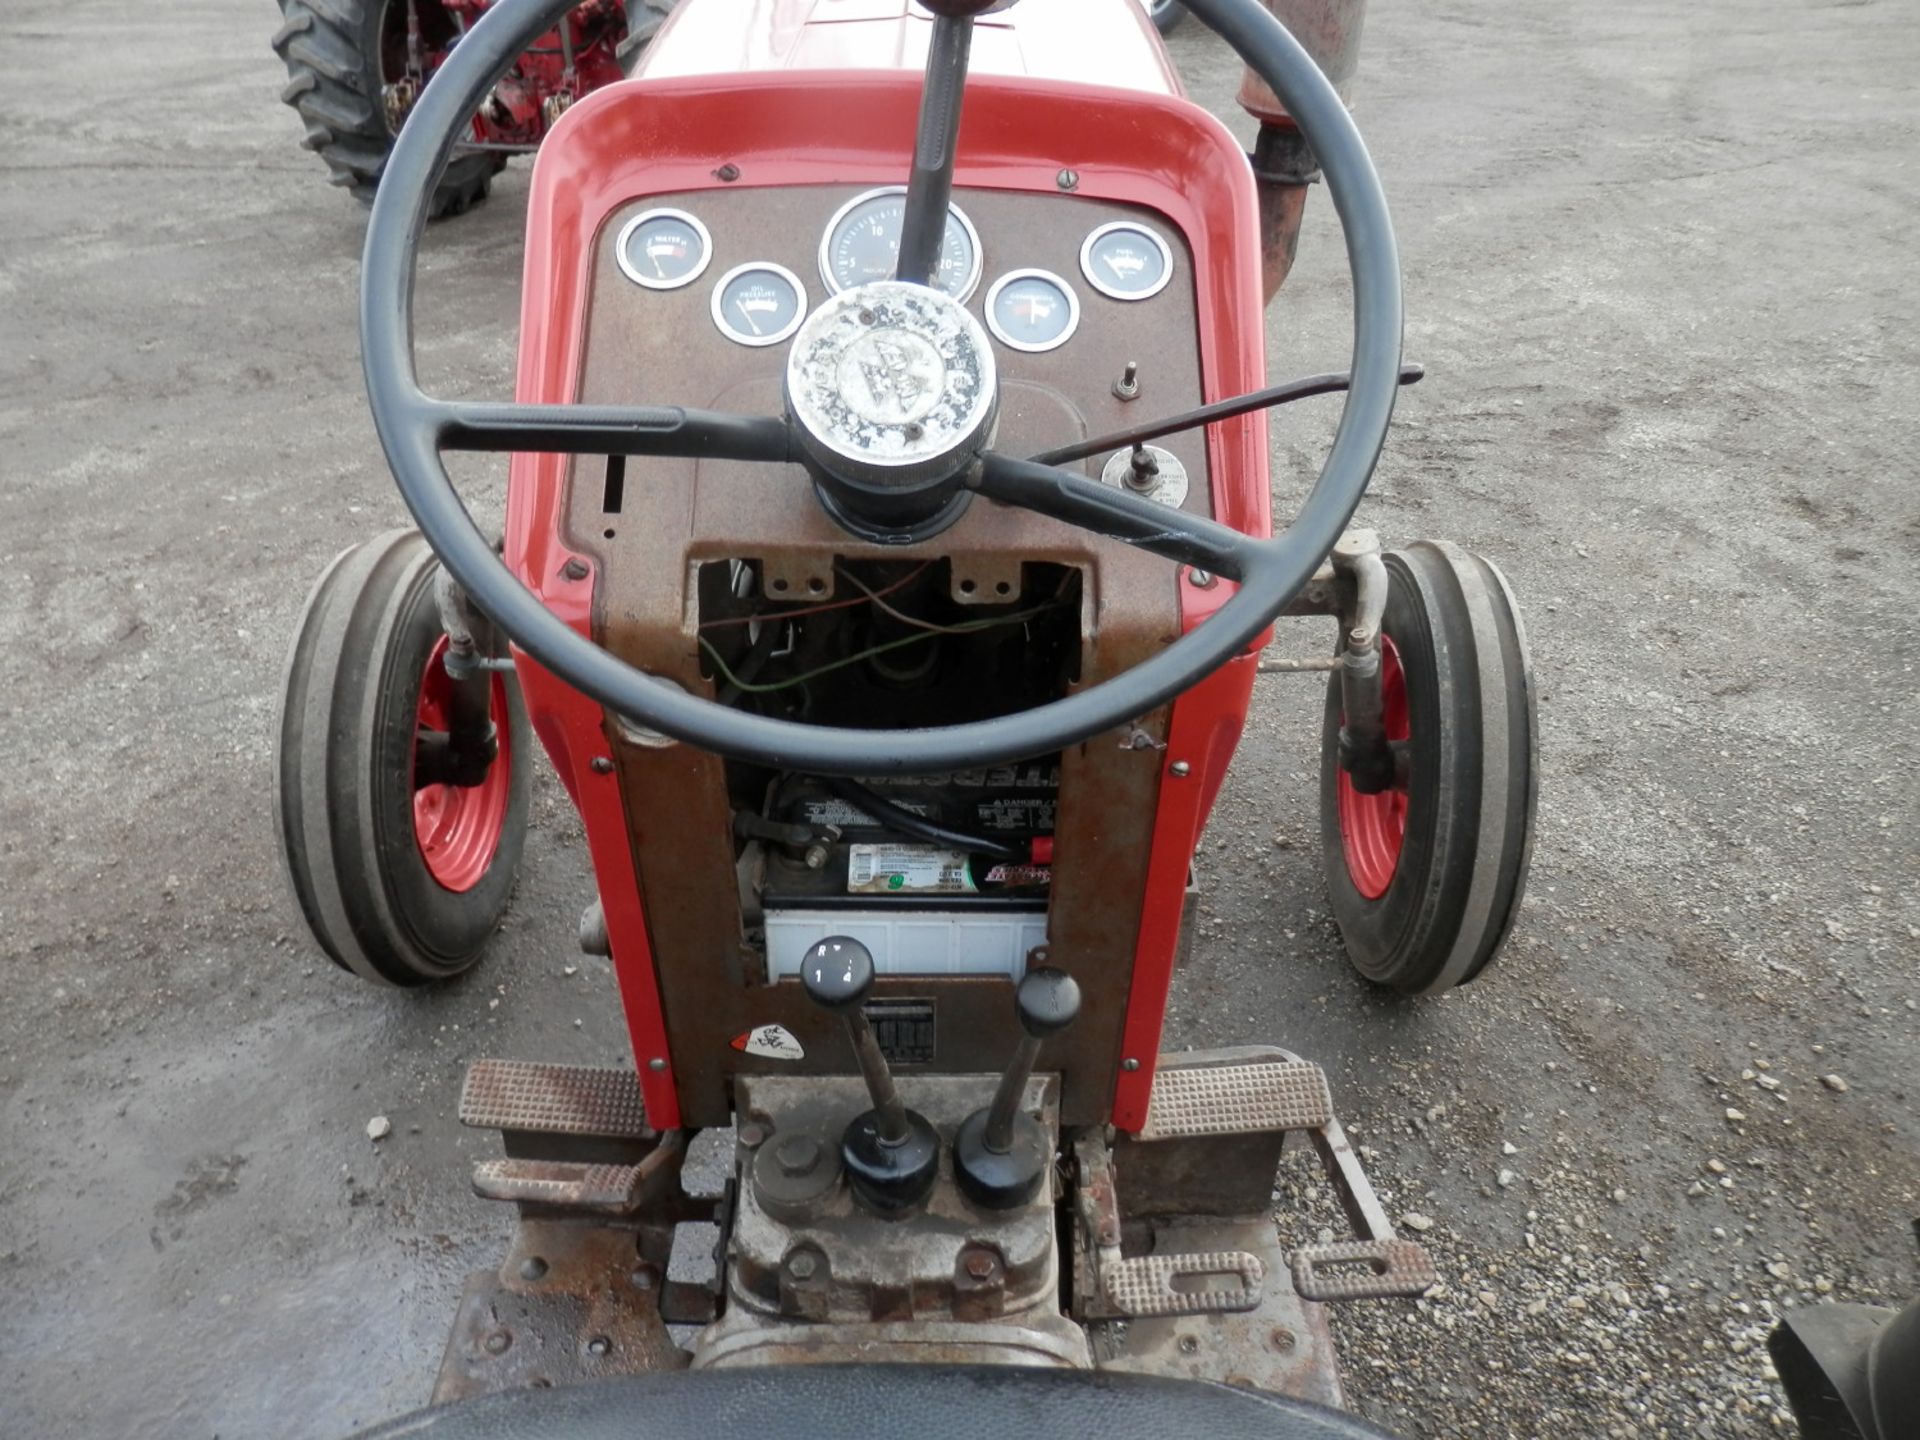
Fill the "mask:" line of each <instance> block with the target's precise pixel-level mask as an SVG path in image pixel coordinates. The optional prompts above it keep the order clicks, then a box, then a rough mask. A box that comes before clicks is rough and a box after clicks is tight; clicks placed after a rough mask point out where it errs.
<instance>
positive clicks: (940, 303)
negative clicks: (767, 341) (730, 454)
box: [787, 280, 999, 522]
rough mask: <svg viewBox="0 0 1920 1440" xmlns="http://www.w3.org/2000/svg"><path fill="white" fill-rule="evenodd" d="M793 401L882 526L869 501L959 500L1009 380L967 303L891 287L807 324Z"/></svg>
mask: <svg viewBox="0 0 1920 1440" xmlns="http://www.w3.org/2000/svg"><path fill="white" fill-rule="evenodd" d="M787 405H788V408H789V409H790V410H791V412H792V414H793V418H794V420H795V422H796V424H797V426H798V430H799V434H800V439H801V443H802V444H803V445H804V447H805V448H806V451H807V453H808V455H809V456H810V457H811V458H812V460H813V461H814V463H815V465H816V466H817V467H818V469H819V471H820V472H823V476H822V478H823V479H824V480H825V481H826V482H828V483H829V484H830V485H832V487H833V489H834V491H835V492H836V493H835V498H836V499H837V500H838V501H839V502H840V504H841V506H842V507H846V508H853V509H856V510H860V511H864V512H868V513H869V514H870V516H871V518H872V519H874V520H875V521H876V522H880V521H882V520H883V519H884V518H885V517H883V515H882V514H880V513H877V512H876V511H875V507H874V505H873V504H872V503H863V502H880V503H879V509H880V510H881V511H891V510H894V509H895V508H896V507H897V504H898V502H901V501H904V500H906V499H908V498H909V497H920V498H921V500H922V501H928V500H939V501H941V502H944V500H945V499H946V498H948V494H949V493H950V492H951V491H952V489H953V488H954V487H955V486H957V484H958V483H959V481H960V479H961V478H962V477H963V476H964V475H965V473H966V471H967V469H968V467H969V466H971V465H972V464H973V461H974V458H975V457H976V456H977V455H978V454H979V453H980V451H981V450H983V449H985V448H986V446H987V445H989V444H990V443H991V442H992V439H993V427H994V421H995V418H996V416H997V414H998V410H999V376H998V373H997V372H996V370H995V368H994V363H993V350H992V348H991V346H990V345H989V343H988V341H987V333H986V331H985V330H984V329H982V328H981V325H980V322H979V321H977V320H975V319H974V318H973V316H972V315H971V314H969V313H968V312H967V309H966V307H965V306H963V305H961V304H960V303H959V302H958V301H956V300H954V299H952V298H951V297H949V296H947V295H943V294H942V293H940V292H939V291H938V290H933V289H930V288H929V287H927V286H924V285H907V284H903V283H901V282H900V281H897V280H879V281H875V282H874V283H872V284H870V285H859V286H856V287H854V288H853V289H851V290H843V291H842V292H841V293H840V294H838V295H835V296H833V297H832V298H831V299H829V300H827V301H826V302H825V303H824V304H822V305H821V306H820V307H819V309H817V310H815V311H814V312H813V314H811V315H809V316H808V317H807V319H806V323H805V324H803V325H802V326H801V327H800V333H799V334H798V335H796V336H795V337H794V341H793V348H792V350H790V351H789V352H788V355H787ZM915 508H917V509H920V510H922V511H924V509H925V505H924V504H922V505H920V506H918V507H915Z"/></svg>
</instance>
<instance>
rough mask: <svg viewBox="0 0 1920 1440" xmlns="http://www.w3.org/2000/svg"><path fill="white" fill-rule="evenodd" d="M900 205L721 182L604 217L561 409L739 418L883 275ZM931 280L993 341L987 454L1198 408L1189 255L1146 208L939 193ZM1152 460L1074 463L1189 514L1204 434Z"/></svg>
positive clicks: (871, 190) (848, 189)
mask: <svg viewBox="0 0 1920 1440" xmlns="http://www.w3.org/2000/svg"><path fill="white" fill-rule="evenodd" d="M905 200H906V190H905V187H904V186H900V185H882V186H844V187H842V186H804V187H801V186H796V187H789V188H778V187H767V188H753V189H749V188H746V187H741V188H739V189H708V190H701V191H698V192H695V193H692V194H689V195H685V196H672V195H667V196H654V197H649V198H647V199H645V200H639V201H635V202H633V203H632V204H630V205H628V206H626V207H624V208H623V209H622V210H621V211H619V212H617V213H616V214H615V215H614V216H613V218H612V220H611V221H610V223H609V224H608V226H607V227H606V228H605V230H604V231H603V232H602V235H601V238H600V242H599V248H600V252H601V253H600V256H599V261H598V264H597V266H596V271H595V280H594V290H593V295H592V299H591V301H590V323H589V326H588V347H587V355H586V357H585V359H586V363H585V365H584V367H583V388H582V393H581V396H580V398H581V399H582V400H585V401H588V402H602V401H603V402H609V403H674V404H683V405H691V406H705V407H711V408H716V409H728V408H731V409H743V408H749V406H748V404H747V403H746V401H745V398H744V396H743V395H742V394H741V393H740V392H741V388H742V386H743V385H745V386H747V388H748V389H750V390H752V391H754V392H755V393H756V396H758V397H764V398H771V397H770V396H766V391H767V389H768V384H767V383H766V382H769V381H772V380H777V377H778V375H779V373H780V368H779V367H780V362H781V361H783V360H784V356H785V349H784V345H785V342H786V341H788V340H790V339H791V338H792V336H793V335H794V333H795V332H796V331H797V330H798V329H799V327H800V325H801V323H802V322H803V321H804V320H805V318H806V317H807V315H808V314H809V313H810V312H811V311H812V310H813V308H814V307H815V306H816V305H818V304H819V303H820V302H821V301H822V300H824V299H825V298H827V296H829V295H831V294H836V293H838V292H840V291H842V290H844V289H847V288H849V287H851V286H856V285H861V284H865V283H867V282H869V281H873V280H880V279H887V278H890V277H891V276H892V274H893V273H894V269H895V266H896V263H897V260H898V256H899V243H900V230H901V225H902V221H903V218H904V212H905ZM935 283H936V284H937V285H938V286H939V288H941V289H942V290H944V291H945V292H946V293H947V294H949V295H951V296H953V297H954V298H955V299H957V300H960V301H961V302H962V303H964V304H966V305H967V306H968V308H969V309H970V310H972V311H973V312H974V313H975V314H976V315H977V316H978V318H979V319H980V320H981V322H982V323H983V324H984V326H985V327H986V329H987V331H988V332H989V334H990V335H991V336H992V337H993V342H994V345H995V348H996V352H997V353H996V356H995V358H996V360H997V361H998V362H999V370H1000V374H1001V378H1002V383H1003V405H1002V420H1001V433H1000V439H999V444H1000V446H1001V448H1003V449H1010V450H1011V451H1012V452H1013V453H1034V452H1037V451H1039V450H1042V449H1045V448H1049V447H1051V446H1054V445H1059V444H1063V443H1069V442H1071V441H1074V440H1078V439H1082V438H1085V437H1086V436H1087V435H1090V434H1096V433H1101V432H1103V431H1107V430H1114V429H1120V428H1123V427H1125V426H1127V425H1132V424H1138V423H1140V422H1142V421H1144V420H1147V419H1150V418H1153V417H1155V416H1159V415H1165V414H1169V413H1173V412H1175V411H1177V410H1181V409H1185V408H1189V407H1191V406H1194V405H1197V404H1199V403H1201V398H1202V397H1201V384H1200V375H1199V360H1198V336H1197V321H1196V312H1195V298H1194V284H1193V275H1192V261H1191V257H1190V254H1189V252H1188V249H1187V247H1186V245H1185V243H1184V240H1183V238H1182V237H1181V236H1180V234H1179V232H1178V231H1177V230H1176V229H1174V227H1172V226H1171V225H1170V224H1169V223H1168V222H1167V221H1166V219H1165V218H1164V217H1162V216H1160V215H1158V214H1156V213H1154V212H1151V211H1147V210H1144V209H1140V208H1139V207H1132V206H1125V205H1120V204H1117V203H1113V202H1107V201H1101V200H1092V199H1086V198H1082V197H1079V196H1075V195H1071V194H1067V193H1060V194H1051V195H1049V194H1037V193H1034V192H1030V191H998V190H981V189H956V191H955V194H954V200H953V204H952V206H951V207H950V209H949V212H948V217H947V226H946V233H945V237H944V240H943V244H942V246H941V251H940V257H939V267H938V272H937V275H936V277H935ZM1130 366H1131V367H1133V371H1132V375H1133V378H1132V379H1131V380H1129V379H1128V378H1127V376H1128V373H1129V367H1130ZM756 378H758V379H759V380H760V381H761V382H762V383H761V384H759V385H757V386H755V385H752V384H751V383H750V382H752V381H753V380H754V379H756ZM1036 390H1040V391H1044V392H1045V393H1046V396H1047V399H1046V401H1045V402H1041V401H1039V400H1037V399H1036V398H1035V396H1034V394H1033V393H1032V392H1034V391H1036ZM774 393H775V394H777V393H778V392H777V391H775V392H774ZM729 397H730V398H729ZM1154 458H1155V460H1156V462H1157V468H1156V469H1155V470H1154V471H1153V472H1152V473H1151V474H1148V475H1143V474H1141V473H1140V472H1139V471H1138V470H1137V469H1136V468H1135V467H1134V466H1132V465H1131V464H1129V463H1127V462H1128V460H1129V459H1130V452H1123V453H1121V454H1117V455H1115V456H1112V457H1097V458H1096V459H1095V460H1094V461H1092V462H1089V464H1088V466H1087V468H1088V471H1089V473H1091V474H1093V475H1094V476H1096V477H1099V478H1102V479H1104V480H1106V481H1107V482H1108V483H1110V484H1116V485H1126V486H1129V487H1130V488H1132V489H1133V490H1134V491H1135V492H1136V493H1140V494H1143V495H1145V496H1147V497H1148V498H1150V499H1155V500H1158V501H1160V502H1161V503H1164V504H1171V505H1176V506H1181V507H1182V508H1188V509H1195V510H1199V511H1200V512H1201V513H1207V510H1208V506H1207V503H1206V500H1207V487H1206V485H1205V481H1204V476H1205V441H1204V438H1203V437H1202V436H1200V435H1191V434H1190V435H1187V436H1181V437H1174V438H1173V439H1171V440H1168V441H1163V442H1161V444H1160V447H1156V449H1155V451H1154Z"/></svg>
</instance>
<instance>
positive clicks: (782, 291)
mask: <svg viewBox="0 0 1920 1440" xmlns="http://www.w3.org/2000/svg"><path fill="white" fill-rule="evenodd" d="M806 318H807V292H806V288H805V287H804V286H803V285H801V283H800V277H799V276H798V275H795V274H794V273H793V272H792V271H791V270H789V269H787V267H786V266H784V265H776V264H774V263H773V262H772V261H771V260H752V261H749V262H748V263H747V264H745V265H736V266H735V267H734V268H733V269H731V270H729V271H728V272H727V273H726V274H724V275H722V276H721V277H720V281H719V283H718V284H716V285H715V286H714V287H713V323H714V324H715V325H718V326H719V327H720V333H721V334H722V335H725V336H726V337H727V338H728V339H729V340H732V341H734V342H735V343H736V344H740V345H755V346H758V345H778V344H779V343H780V342H781V341H782V340H785V339H787V338H788V337H789V336H791V335H792V334H793V332H794V331H796V330H798V329H799V328H800V322H801V321H802V320H804V319H806Z"/></svg>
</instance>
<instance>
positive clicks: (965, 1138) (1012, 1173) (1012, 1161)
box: [953, 969, 1080, 1210]
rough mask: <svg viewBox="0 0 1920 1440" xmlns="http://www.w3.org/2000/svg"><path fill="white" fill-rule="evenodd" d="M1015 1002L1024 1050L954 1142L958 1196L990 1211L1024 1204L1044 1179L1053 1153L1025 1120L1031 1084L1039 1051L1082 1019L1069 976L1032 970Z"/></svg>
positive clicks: (1077, 991) (1036, 1127) (1016, 1054)
mask: <svg viewBox="0 0 1920 1440" xmlns="http://www.w3.org/2000/svg"><path fill="white" fill-rule="evenodd" d="M1013 998H1014V1007H1015V1009H1016V1010H1017V1012H1018V1013H1019V1016H1020V1028H1021V1029H1022V1030H1023V1031H1025V1032H1026V1033H1025V1034H1024V1035H1022V1036H1021V1037H1020V1048H1019V1049H1018V1050H1016V1051H1014V1055H1013V1063H1012V1064H1011V1065H1009V1066H1007V1072H1006V1074H1004V1075H1002V1076H1001V1077H1000V1085H999V1088H998V1089H996V1090H995V1091H994V1092H993V1103H992V1104H991V1105H989V1106H988V1107H987V1108H986V1109H984V1110H976V1111H974V1112H973V1113H972V1114H971V1115H969V1116H967V1118H966V1119H965V1120H963V1121H961V1122H960V1129H959V1131H958V1132H957V1133H956V1134H955V1135H954V1137H953V1174H954V1178H955V1179H956V1180H957V1181H958V1182H959V1184H960V1190H961V1193H962V1194H964V1195H965V1196H966V1197H967V1198H968V1199H969V1200H971V1201H973V1203H974V1204H976V1205H979V1206H981V1207H983V1208H985V1209H988V1210H1011V1209H1012V1208H1014V1207H1015V1206H1017V1205H1024V1204H1026V1203H1027V1201H1029V1200H1031V1199H1032V1198H1033V1197H1034V1194H1035V1193H1036V1192H1037V1191H1038V1190H1039V1189H1040V1184H1041V1182H1042V1181H1043V1180H1044V1179H1046V1175H1047V1169H1048V1167H1049V1166H1050V1165H1051V1164H1052V1163H1053V1146H1052V1145H1051V1144H1050V1143H1049V1142H1048V1139H1047V1133H1046V1131H1044V1130H1043V1129H1041V1128H1040V1124H1039V1122H1038V1121H1036V1120H1035V1119H1034V1118H1033V1117H1032V1116H1031V1115H1029V1114H1027V1112H1026V1098H1027V1081H1028V1080H1030V1079H1031V1078H1032V1077H1033V1067H1034V1063H1035V1062H1036V1061H1037V1060H1039V1058H1040V1046H1041V1043H1042V1042H1043V1041H1045V1040H1046V1039H1047V1037H1048V1036H1051V1035H1057V1034H1059V1033H1060V1032H1061V1031H1062V1030H1064V1029H1066V1028H1067V1026H1069V1025H1071V1024H1072V1023H1073V1020H1074V1017H1075V1016H1076V1015H1078V1014H1079V1013H1080V986H1079V984H1078V983H1077V982H1076V981H1075V980H1074V978H1073V977H1072V976H1071V975H1069V974H1067V972H1066V971H1064V970H1049V969H1034V970H1029V971H1028V972H1027V976H1026V978H1025V979H1024V980H1022V981H1021V982H1020V988H1019V989H1018V990H1016V991H1014V997H1013Z"/></svg>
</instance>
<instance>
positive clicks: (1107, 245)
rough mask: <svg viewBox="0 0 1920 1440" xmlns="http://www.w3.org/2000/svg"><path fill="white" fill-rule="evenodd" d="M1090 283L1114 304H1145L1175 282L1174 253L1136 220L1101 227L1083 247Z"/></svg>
mask: <svg viewBox="0 0 1920 1440" xmlns="http://www.w3.org/2000/svg"><path fill="white" fill-rule="evenodd" d="M1080 269H1081V270H1082V271H1083V272H1084V273H1085V275H1086V277H1087V283H1088V284H1089V285H1091V286H1093V288H1094V289H1096V290H1098V291H1099V292H1100V293H1101V294H1102V295H1106V296H1108V297H1110V298H1112V299H1114V300H1145V299H1148V298H1149V297H1151V296H1154V295H1158V294H1159V293H1160V292H1161V291H1162V290H1164V289H1166V288H1167V282H1168V281H1169V280H1171V279H1172V278H1173V251H1172V249H1171V248H1169V246H1168V245H1167V242H1166V241H1164V240H1162V239H1161V238H1160V237H1159V235H1157V234H1156V233H1154V231H1152V230H1150V229H1148V228H1147V227H1146V226H1145V225H1142V224H1139V223H1138V222H1136V221H1133V220H1116V221H1114V223H1113V224H1111V225H1102V226H1101V227H1100V228H1099V229H1098V230H1095V231H1094V232H1093V233H1092V234H1091V235H1089V236H1087V239H1086V243H1085V244H1083V245H1082V246H1081V247H1080Z"/></svg>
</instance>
